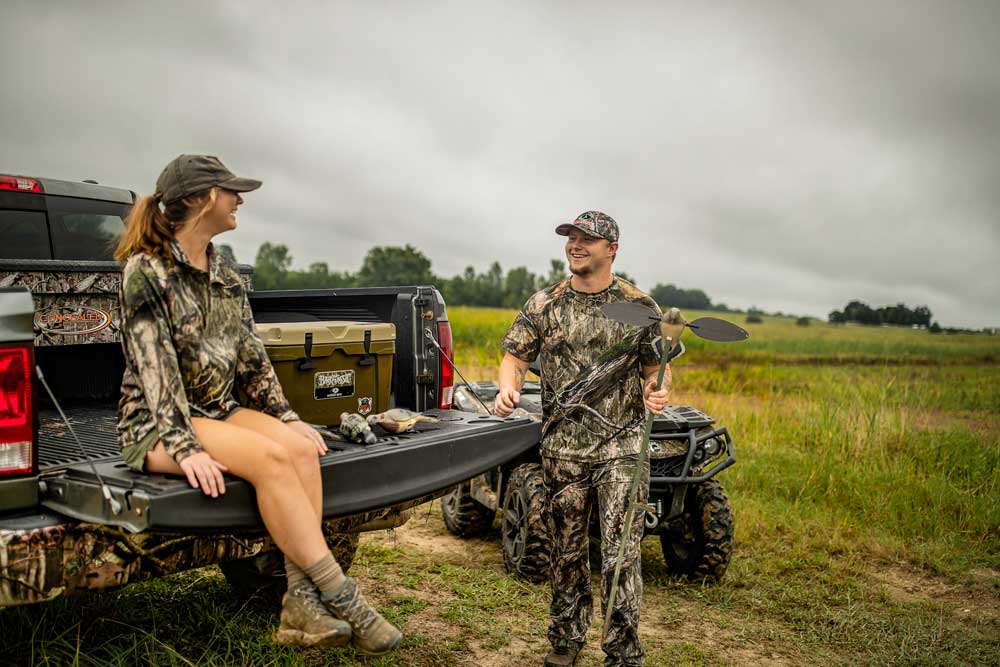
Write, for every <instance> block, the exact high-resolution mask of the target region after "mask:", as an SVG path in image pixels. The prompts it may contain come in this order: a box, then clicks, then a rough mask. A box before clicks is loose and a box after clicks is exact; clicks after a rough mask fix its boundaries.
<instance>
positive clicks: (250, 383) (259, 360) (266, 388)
mask: <svg viewBox="0 0 1000 667" xmlns="http://www.w3.org/2000/svg"><path fill="white" fill-rule="evenodd" d="M242 319H243V326H242V334H241V339H240V349H239V353H238V354H237V355H236V380H237V382H238V383H239V386H240V387H241V388H242V389H243V391H244V392H246V395H247V399H248V400H249V403H250V404H249V405H248V406H247V407H250V408H253V409H255V410H260V411H261V412H263V413H264V414H267V415H271V416H272V417H277V418H278V419H280V420H281V421H283V422H290V421H298V420H299V419H300V418H299V416H298V414H296V413H295V411H294V410H292V406H291V405H289V403H288V399H287V398H285V392H284V391H283V390H282V389H281V384H280V383H279V382H278V376H277V375H275V373H274V367H273V366H272V365H271V360H270V359H269V358H268V356H267V350H266V349H265V348H264V343H263V342H261V340H260V337H259V336H258V335H257V332H256V331H255V330H254V324H253V311H252V310H250V300H249V299H248V298H247V296H246V294H245V293H244V294H243V315H242Z"/></svg>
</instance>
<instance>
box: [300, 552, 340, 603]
mask: <svg viewBox="0 0 1000 667" xmlns="http://www.w3.org/2000/svg"><path fill="white" fill-rule="evenodd" d="M304 572H305V574H306V576H307V577H309V578H310V579H312V582H313V583H314V584H316V588H318V589H319V590H320V592H321V593H323V594H325V595H333V594H334V593H336V592H337V591H339V590H340V587H341V586H343V585H344V582H345V581H347V577H345V576H344V571H343V570H341V569H340V565H338V564H337V561H336V560H334V558H333V554H329V553H328V554H327V555H326V556H324V557H323V558H320V559H319V560H318V561H316V562H315V563H313V564H312V565H310V566H309V567H307V568H304Z"/></svg>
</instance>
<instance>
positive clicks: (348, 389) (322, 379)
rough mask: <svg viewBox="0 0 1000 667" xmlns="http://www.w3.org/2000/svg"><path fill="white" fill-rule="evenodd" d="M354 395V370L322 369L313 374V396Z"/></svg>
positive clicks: (324, 398)
mask: <svg viewBox="0 0 1000 667" xmlns="http://www.w3.org/2000/svg"><path fill="white" fill-rule="evenodd" d="M345 396H354V371H320V372H319V373H316V375H314V376H313V398H315V399H316V400H317V401H323V400H326V399H328V398H344V397H345Z"/></svg>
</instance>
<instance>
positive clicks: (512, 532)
mask: <svg viewBox="0 0 1000 667" xmlns="http://www.w3.org/2000/svg"><path fill="white" fill-rule="evenodd" d="M544 509H545V486H544V484H543V481H542V466H541V465H539V464H537V463H525V464H523V465H520V466H518V467H517V468H515V469H514V472H513V473H512V474H511V476H510V479H509V480H508V481H507V491H506V492H505V493H504V497H503V515H502V527H501V534H502V538H503V562H504V565H505V566H506V568H507V571H508V572H510V573H511V574H514V575H516V576H518V577H521V578H522V579H527V580H528V581H536V582H538V581H545V580H546V579H547V578H548V576H549V531H548V529H547V528H546V526H545V519H544V516H543V512H544Z"/></svg>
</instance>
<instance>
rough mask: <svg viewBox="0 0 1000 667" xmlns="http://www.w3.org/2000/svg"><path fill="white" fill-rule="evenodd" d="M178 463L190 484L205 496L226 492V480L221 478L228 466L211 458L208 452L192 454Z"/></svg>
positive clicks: (216, 496)
mask: <svg viewBox="0 0 1000 667" xmlns="http://www.w3.org/2000/svg"><path fill="white" fill-rule="evenodd" d="M178 465H180V467H181V470H183V471H184V474H185V475H187V479H188V482H189V483H190V484H191V486H193V487H194V488H196V489H198V488H200V489H201V490H202V491H204V492H205V495H206V496H211V497H213V498H218V497H219V494H222V493H225V492H226V482H225V480H224V479H223V478H222V473H224V472H226V471H228V470H229V468H227V467H226V466H224V465H222V464H221V463H219V462H218V461H216V460H215V459H213V458H212V456H211V455H210V454H209V453H208V452H198V453H197V454H192V455H191V456H188V457H187V458H185V459H184V460H183V461H181V462H180V463H179V464H178Z"/></svg>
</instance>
